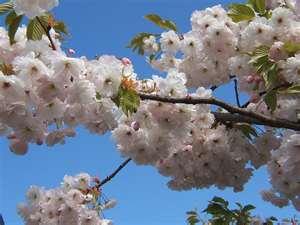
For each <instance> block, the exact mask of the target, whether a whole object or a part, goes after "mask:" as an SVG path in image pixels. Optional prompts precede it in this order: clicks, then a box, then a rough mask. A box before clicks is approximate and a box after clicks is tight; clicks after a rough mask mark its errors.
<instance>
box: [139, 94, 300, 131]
mask: <svg viewBox="0 0 300 225" xmlns="http://www.w3.org/2000/svg"><path fill="white" fill-rule="evenodd" d="M139 95H140V98H141V99H142V100H152V101H159V102H165V103H181V104H190V105H198V104H207V105H215V106H219V107H221V108H223V109H226V110H227V111H228V112H229V113H231V114H237V115H239V116H244V117H247V119H250V118H251V119H252V120H253V122H254V123H256V124H264V125H266V126H270V127H276V128H287V129H291V130H296V131H300V124H297V123H295V122H293V121H289V120H285V119H278V118H275V119H273V118H270V117H267V116H264V115H262V114H259V113H255V112H252V111H248V110H246V109H242V108H238V107H236V106H233V105H230V104H228V103H226V102H223V101H221V100H219V99H216V98H213V97H211V98H191V97H186V98H169V97H161V96H157V95H147V94H142V93H140V94H139Z"/></svg>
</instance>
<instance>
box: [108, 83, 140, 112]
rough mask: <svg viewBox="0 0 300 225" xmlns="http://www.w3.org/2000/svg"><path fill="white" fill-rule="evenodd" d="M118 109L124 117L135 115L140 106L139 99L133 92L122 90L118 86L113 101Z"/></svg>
mask: <svg viewBox="0 0 300 225" xmlns="http://www.w3.org/2000/svg"><path fill="white" fill-rule="evenodd" d="M113 101H114V102H115V103H116V105H117V106H118V107H120V108H121V109H122V111H123V112H124V113H125V114H126V116H129V115H131V114H132V113H135V112H136V111H137V109H138V107H139V106H140V97H139V95H138V94H137V92H136V91H135V90H132V89H124V88H123V87H122V86H120V88H119V91H118V95H117V97H116V98H114V99H113Z"/></svg>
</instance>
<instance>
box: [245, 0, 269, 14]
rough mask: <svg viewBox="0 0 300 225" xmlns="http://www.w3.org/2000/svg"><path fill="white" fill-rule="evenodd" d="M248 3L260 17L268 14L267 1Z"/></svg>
mask: <svg viewBox="0 0 300 225" xmlns="http://www.w3.org/2000/svg"><path fill="white" fill-rule="evenodd" d="M248 3H249V4H250V5H251V6H252V7H253V9H254V10H255V11H256V12H257V13H259V14H260V15H264V14H265V13H266V1H265V0H249V1H248Z"/></svg>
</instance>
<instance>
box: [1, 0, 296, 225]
mask: <svg viewBox="0 0 300 225" xmlns="http://www.w3.org/2000/svg"><path fill="white" fill-rule="evenodd" d="M32 2H34V4H32V5H29V3H27V2H26V3H25V1H18V0H15V1H14V6H15V10H16V12H17V13H18V14H25V15H27V16H28V17H30V18H32V17H34V16H38V15H40V14H41V13H44V12H45V11H48V10H50V9H51V8H53V7H54V6H55V5H57V3H58V1H54V0H47V1H46V0H39V1H38V0H35V1H32ZM286 2H287V1H284V2H281V1H267V11H266V13H267V14H266V15H267V16H265V15H260V14H258V13H256V14H255V16H254V17H253V18H252V19H251V20H249V21H238V22H237V21H234V20H233V19H232V18H231V17H230V16H229V14H228V12H227V11H226V10H225V9H224V8H222V6H220V5H218V6H214V7H211V8H207V9H205V10H202V11H195V12H194V13H193V14H192V17H191V23H192V30H191V31H189V32H187V33H185V34H178V33H176V32H175V31H167V32H163V33H162V34H161V37H160V39H159V40H157V39H156V37H155V36H149V37H147V38H145V39H144V40H143V48H144V51H145V52H146V53H148V54H150V55H153V54H154V55H155V54H158V57H154V58H152V57H150V60H149V61H150V63H151V65H152V66H153V67H154V68H156V69H159V70H162V71H165V72H166V73H167V76H166V77H160V76H156V75H154V76H152V79H148V80H138V78H137V75H136V74H135V73H134V70H133V66H132V64H131V62H130V60H128V59H126V58H123V59H120V58H117V57H115V56H108V55H104V56H100V57H98V58H96V59H93V60H89V59H87V58H86V57H74V56H73V55H72V54H73V53H74V52H73V51H68V52H64V51H63V50H62V49H61V47H60V46H61V43H60V41H59V39H58V38H57V34H56V33H55V31H54V30H52V29H51V30H50V34H49V35H50V37H51V38H52V39H53V42H54V43H52V44H54V45H55V46H56V50H55V51H54V50H53V48H51V47H50V46H49V44H50V42H49V40H48V38H47V37H46V36H45V35H44V36H43V38H42V39H41V40H38V41H30V40H27V38H26V29H27V28H26V26H23V27H21V28H19V29H18V31H17V33H16V35H15V43H13V44H12V45H11V42H10V40H9V37H8V33H7V31H6V30H5V29H4V28H1V29H0V43H1V44H0V58H1V61H2V62H3V64H1V71H2V72H1V73H0V134H1V135H5V136H7V138H8V139H9V140H10V142H11V144H10V149H11V151H13V152H14V153H16V154H25V153H26V152H27V150H28V144H29V143H36V144H39V145H41V144H44V143H46V144H47V145H48V146H53V145H55V144H57V143H64V140H65V138H66V137H73V136H75V128H76V126H78V125H82V126H84V127H86V128H87V129H88V130H89V131H91V132H93V133H97V134H103V133H105V132H107V131H112V135H113V138H114V140H115V141H116V143H117V146H118V148H119V150H120V152H121V154H122V155H123V156H126V157H131V158H132V159H133V160H134V161H135V162H136V163H137V164H146V165H152V166H155V167H156V168H157V170H158V171H159V173H161V174H162V175H163V176H167V177H170V178H171V180H170V181H169V183H168V185H169V187H170V188H172V189H175V190H188V189H191V188H207V187H210V186H213V185H215V186H217V187H219V188H221V189H223V188H225V187H232V188H233V189H234V191H241V190H243V186H244V184H245V183H246V182H247V181H248V180H249V179H250V177H251V176H252V174H253V171H254V170H255V169H257V168H259V167H261V166H263V165H266V164H268V167H269V171H270V174H271V183H272V185H273V190H272V191H271V192H268V193H267V192H264V194H263V196H264V199H266V200H269V201H270V202H272V203H273V204H276V205H279V206H281V205H282V206H283V205H286V204H288V200H291V201H292V202H293V204H294V205H295V206H296V207H297V208H298V203H297V202H298V201H299V195H300V189H299V187H298V186H299V185H298V181H297V180H295V181H294V182H292V181H290V180H286V177H288V178H290V179H293V178H295V177H297V178H298V177H299V174H298V171H299V170H298V169H297V168H298V166H297V163H298V161H297V160H298V158H297V157H296V156H295V154H296V152H297V150H299V143H298V142H299V141H298V142H297V138H298V139H299V137H298V136H299V134H298V133H290V132H286V133H285V135H284V136H280V131H276V130H275V129H272V128H269V127H266V128H265V129H264V130H263V132H261V134H260V135H259V136H258V137H253V135H252V136H251V137H250V138H249V137H248V138H247V135H245V133H244V131H245V126H246V130H249V126H250V125H249V124H242V123H237V124H231V123H230V124H229V123H220V121H217V120H216V118H215V115H214V112H213V111H212V107H211V106H210V105H202V104H199V105H187V104H170V103H162V102H156V101H147V100H145V101H141V102H140V105H139V107H138V108H137V109H136V112H134V113H133V114H132V115H130V116H128V113H127V112H125V113H124V112H122V110H121V109H119V108H118V107H117V106H119V105H120V104H122V103H124V101H125V102H126V101H128V99H125V100H124V99H122V101H120V99H119V100H118V101H116V99H117V98H118V97H120V96H119V95H120V89H121V90H122V88H125V89H128V90H130V91H133V93H135V94H137V92H142V93H151V94H152V95H158V96H161V97H166V98H169V97H174V98H176V97H179V98H187V99H188V98H193V97H198V98H210V97H211V96H212V95H213V92H212V90H211V89H209V88H210V87H212V86H219V85H222V84H225V83H227V82H229V81H230V79H231V77H232V76H235V77H236V79H237V82H238V88H239V90H240V91H244V92H246V93H247V94H249V95H250V96H251V99H250V100H251V103H250V104H248V108H247V109H248V110H249V111H250V110H252V111H254V112H257V113H261V114H264V115H267V116H269V117H273V118H277V117H279V118H285V119H289V120H291V121H295V122H296V121H297V119H298V110H299V105H300V98H299V92H298V93H296V94H295V92H294V93H292V94H291V93H287V92H285V91H287V90H286V89H283V90H278V92H276V93H275V95H274V94H273V96H271V97H272V98H271V99H272V100H273V101H274V99H275V97H276V105H275V108H274V109H272V110H270V105H268V102H267V101H266V100H265V99H264V97H263V96H264V94H261V93H267V94H270V93H273V92H274V91H277V89H276V86H277V85H279V86H280V87H297V86H299V85H300V78H299V70H300V54H297V53H298V52H299V50H300V47H299V46H297V44H298V45H299V43H300V40H298V38H299V37H298V36H299V35H298V33H299V32H300V20H299V17H298V13H297V12H298V7H299V6H298V4H297V3H295V2H289V4H286ZM288 47H289V48H288ZM291 49H292V50H291ZM258 50H259V51H258ZM257 52H258V53H259V54H261V53H264V54H265V52H266V55H262V59H264V60H265V61H263V63H264V64H259V63H261V60H260V61H257V56H259V57H261V55H257V54H258V53H257ZM258 64H259V65H258ZM274 73H275V74H276V78H277V80H276V82H275V83H272V82H273V80H272V79H271V78H272V75H273V74H274ZM275 85H276V86H275ZM270 88H271V92H270ZM273 89H274V90H273ZM194 90H196V91H194ZM272 91H273V92H272ZM298 91H299V90H298ZM127 94H128V93H127ZM129 94H130V93H129ZM131 94H132V93H131ZM129 96H130V97H132V96H131V95H129ZM121 97H122V96H121ZM269 99H270V96H269ZM129 100H132V99H131V98H129ZM129 103H131V102H129ZM272 105H274V104H272ZM133 108H134V107H133ZM133 111H135V109H134V110H133ZM220 112H224V111H220ZM250 128H251V127H250ZM252 134H253V133H252ZM254 136H255V135H254ZM286 182H288V185H285V183H286ZM37 190H38V191H41V190H40V189H37ZM272 193H273V194H274V195H273V198H271V197H272V196H271V194H272ZM277 194H278V196H277ZM270 196H271V197H270ZM274 196H275V197H276V196H277V197H278V199H279V200H280V201H281V202H280V201H279V200H278V201H277V200H274V199H275V197H274ZM270 199H272V200H270ZM41 201H42V202H43V201H44V200H41ZM278 202H280V203H278ZM30 204H31V203H30ZM39 205H40V204H39ZM25 211H26V210H25ZM25 211H24V212H23V213H22V214H23V215H25V216H24V217H25V218H27V219H28V218H29V219H30V218H31V217H30V216H29V217H28V216H27V217H26V212H25ZM72 218H73V217H72ZM76 218H77V217H76ZM93 218H94V217H93ZM46 224H50V222H49V221H48V222H47V223H46Z"/></svg>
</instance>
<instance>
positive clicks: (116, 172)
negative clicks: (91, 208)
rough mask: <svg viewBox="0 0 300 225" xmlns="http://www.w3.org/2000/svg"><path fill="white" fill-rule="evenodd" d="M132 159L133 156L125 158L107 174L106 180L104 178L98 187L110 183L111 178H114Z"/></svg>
mask: <svg viewBox="0 0 300 225" xmlns="http://www.w3.org/2000/svg"><path fill="white" fill-rule="evenodd" d="M130 161H131V158H128V159H127V160H125V161H124V162H123V163H122V164H121V165H120V166H119V167H118V168H117V169H116V170H115V171H114V172H113V173H112V174H111V175H109V176H107V177H106V178H105V179H104V180H102V181H101V182H100V184H99V185H98V187H101V186H103V185H104V184H106V183H108V182H109V181H110V180H111V179H113V178H114V177H115V176H116V175H117V174H118V173H119V172H120V171H121V170H122V169H123V168H124V167H125V166H126V165H127V164H128V163H129V162H130Z"/></svg>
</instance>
